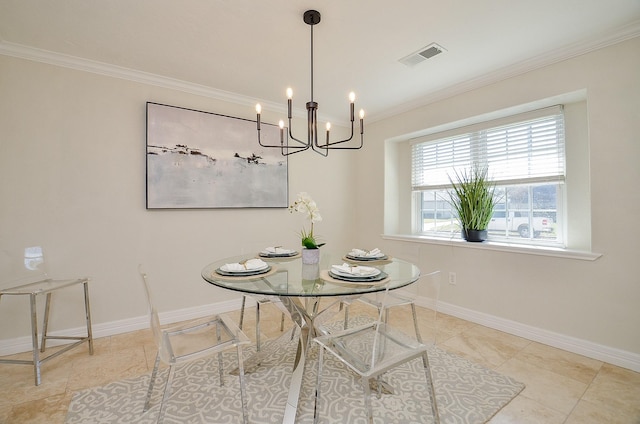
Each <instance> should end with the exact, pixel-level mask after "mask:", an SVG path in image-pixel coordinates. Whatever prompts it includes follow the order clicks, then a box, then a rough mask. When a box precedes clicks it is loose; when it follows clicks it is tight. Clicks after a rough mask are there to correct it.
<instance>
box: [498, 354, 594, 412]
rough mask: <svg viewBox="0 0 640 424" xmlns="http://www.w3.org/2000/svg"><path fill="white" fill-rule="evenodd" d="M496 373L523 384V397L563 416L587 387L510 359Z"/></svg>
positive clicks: (569, 410) (578, 382)
mask: <svg viewBox="0 0 640 424" xmlns="http://www.w3.org/2000/svg"><path fill="white" fill-rule="evenodd" d="M496 371H498V372H500V373H503V374H505V375H508V376H509V377H512V378H515V379H516V380H518V381H521V382H522V383H524V384H525V385H526V387H525V389H524V390H523V391H522V395H523V396H524V397H527V398H529V399H532V400H534V401H536V402H538V403H540V404H541V405H543V406H545V407H547V408H551V409H555V410H556V411H559V412H562V413H564V414H569V413H570V412H571V411H572V410H573V408H574V407H575V406H576V404H577V403H578V400H580V398H581V397H582V395H583V394H584V392H585V390H586V389H587V386H588V385H587V384H585V383H582V382H580V381H577V380H573V379H571V378H569V377H565V376H563V375H560V374H556V373H554V372H551V371H547V370H544V369H541V368H539V367H538V366H536V365H533V364H529V363H526V362H523V361H521V360H519V359H510V360H509V361H507V362H506V363H505V364H503V365H502V366H500V367H499V368H497V370H496Z"/></svg>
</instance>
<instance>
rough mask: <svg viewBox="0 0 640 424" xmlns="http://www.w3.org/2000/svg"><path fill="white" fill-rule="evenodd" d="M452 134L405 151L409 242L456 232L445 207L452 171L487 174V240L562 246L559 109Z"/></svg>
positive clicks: (562, 166)
mask: <svg viewBox="0 0 640 424" xmlns="http://www.w3.org/2000/svg"><path fill="white" fill-rule="evenodd" d="M508 121H509V122H508V123H504V122H500V123H497V122H488V123H482V124H477V125H474V126H473V127H467V128H464V129H460V130H458V131H456V132H457V134H455V135H448V136H442V137H438V135H435V136H431V137H430V138H429V139H426V138H424V137H423V138H420V139H417V140H414V141H413V143H412V149H411V157H412V173H411V178H412V193H413V204H414V208H413V210H414V213H413V216H414V224H413V227H414V229H413V232H414V233H415V234H421V235H430V236H436V237H438V236H440V237H452V236H454V235H456V234H459V233H460V226H459V224H458V221H457V219H456V216H455V212H454V211H453V210H452V208H451V205H450V204H449V190H450V188H451V182H450V180H449V176H453V175H455V174H454V173H455V171H456V170H457V171H458V172H461V171H463V170H469V169H471V168H473V167H474V166H480V167H487V168H488V170H489V176H490V178H491V179H492V180H493V181H494V182H495V183H496V196H497V199H498V202H497V205H496V208H495V212H494V215H493V218H492V219H491V222H490V223H489V227H488V234H489V239H490V240H502V241H504V240H509V241H517V242H519V243H530V244H552V245H561V246H563V245H564V242H563V240H564V236H563V234H564V225H563V221H564V220H563V216H564V214H563V210H564V182H565V149H564V145H565V141H564V116H563V112H562V107H561V106H556V107H552V108H546V109H543V110H539V111H534V112H532V113H530V114H526V115H518V116H514V117H511V118H509V119H508Z"/></svg>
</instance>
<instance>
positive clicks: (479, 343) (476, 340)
mask: <svg viewBox="0 0 640 424" xmlns="http://www.w3.org/2000/svg"><path fill="white" fill-rule="evenodd" d="M529 343H531V342H530V341H528V340H526V339H523V338H521V337H517V336H513V335H510V334H507V333H503V332H501V331H498V330H493V329H490V328H487V327H482V326H475V327H472V328H470V329H468V330H466V331H464V332H463V333H460V334H458V335H457V336H455V337H452V338H451V339H449V340H447V341H445V342H444V343H440V344H439V346H440V347H442V348H444V349H446V350H448V351H450V352H452V353H455V354H458V355H460V356H463V357H466V358H468V359H469V360H471V361H474V362H477V363H479V364H482V365H484V366H486V367H487V368H491V369H495V368H497V367H499V366H500V365H502V364H504V363H505V362H506V361H508V360H509V359H511V358H513V357H514V356H515V355H516V354H517V353H518V352H520V351H521V350H522V349H523V348H524V347H525V346H527V345H528V344H529Z"/></svg>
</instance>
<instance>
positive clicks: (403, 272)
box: [202, 247, 420, 423]
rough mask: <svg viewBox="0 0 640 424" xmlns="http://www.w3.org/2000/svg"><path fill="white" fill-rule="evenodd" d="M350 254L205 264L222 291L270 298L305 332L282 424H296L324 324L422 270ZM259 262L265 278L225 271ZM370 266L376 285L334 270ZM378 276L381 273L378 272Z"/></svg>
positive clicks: (261, 354) (400, 262)
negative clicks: (347, 304) (309, 359)
mask: <svg viewBox="0 0 640 424" xmlns="http://www.w3.org/2000/svg"><path fill="white" fill-rule="evenodd" d="M346 253H347V252H344V251H343V252H339V251H335V250H334V251H332V250H331V249H327V248H326V247H324V248H322V249H321V256H320V260H319V262H318V263H316V264H303V263H302V259H301V256H300V254H299V253H297V254H291V256H277V257H263V256H262V255H261V254H260V252H255V253H253V254H244V255H238V256H232V257H228V258H224V259H220V260H217V261H215V262H212V263H210V264H209V265H207V266H205V267H204V268H203V270H202V278H203V279H204V280H205V281H206V282H208V283H210V284H212V285H214V286H217V287H221V288H224V289H228V290H233V291H237V292H240V293H243V294H246V295H257V296H259V297H265V296H266V297H271V298H273V300H274V303H275V304H276V305H277V306H279V307H280V308H281V309H282V310H283V312H286V313H287V314H288V315H289V317H290V318H291V320H292V321H293V322H294V323H295V324H296V326H297V327H298V328H299V330H300V337H299V339H298V347H297V352H296V356H295V361H294V365H293V372H292V376H291V383H290V386H289V393H288V400H287V405H286V407H285V412H284V419H283V423H295V422H296V413H297V408H298V400H299V397H300V390H301V386H302V377H303V373H304V366H305V359H306V354H307V349H308V347H309V345H308V343H309V342H310V340H312V339H313V338H314V337H316V336H317V335H321V334H324V333H326V330H325V329H324V327H323V325H322V324H323V323H324V322H326V321H327V320H328V319H329V318H331V317H332V316H333V315H334V314H335V312H336V311H337V307H338V305H340V304H341V302H343V301H345V300H349V299H356V298H358V297H360V296H362V295H364V294H367V293H374V292H380V291H384V290H386V289H387V288H389V290H395V289H399V288H401V287H405V286H408V285H410V284H412V283H414V282H416V281H417V280H418V279H419V278H420V270H419V269H418V267H417V266H415V265H414V264H412V263H410V262H407V261H404V260H401V259H397V258H393V257H390V256H386V255H385V256H383V257H382V258H379V259H376V260H356V259H351V258H349V257H347V255H346ZM254 258H260V259H262V260H263V261H264V262H266V263H267V268H265V269H262V270H261V271H260V272H261V273H260V274H257V275H246V274H251V273H245V275H237V274H232V273H229V272H225V271H224V269H228V266H227V265H228V264H242V263H244V262H246V261H247V260H250V259H254ZM343 264H349V265H350V266H367V267H370V268H375V269H377V270H379V271H380V273H379V274H378V276H377V277H375V278H372V280H375V281H362V280H358V281H346V279H343V278H342V277H341V275H338V274H337V273H336V272H334V270H332V266H333V265H343ZM376 272H377V271H376ZM240 274H242V273H240ZM269 352H270V349H268V348H267V349H263V350H261V351H260V352H257V353H256V355H254V356H253V357H252V358H248V359H247V361H246V362H245V367H246V369H247V370H251V368H252V367H253V366H255V365H257V364H259V362H260V358H261V357H264V355H268V354H269Z"/></svg>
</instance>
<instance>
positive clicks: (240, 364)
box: [237, 345, 249, 424]
mask: <svg viewBox="0 0 640 424" xmlns="http://www.w3.org/2000/svg"><path fill="white" fill-rule="evenodd" d="M237 352H238V371H239V373H238V378H239V379H240V402H242V422H243V424H247V423H248V422H249V418H248V417H247V390H246V387H245V381H244V380H245V379H244V362H243V358H242V347H241V346H240V345H238V346H237Z"/></svg>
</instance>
